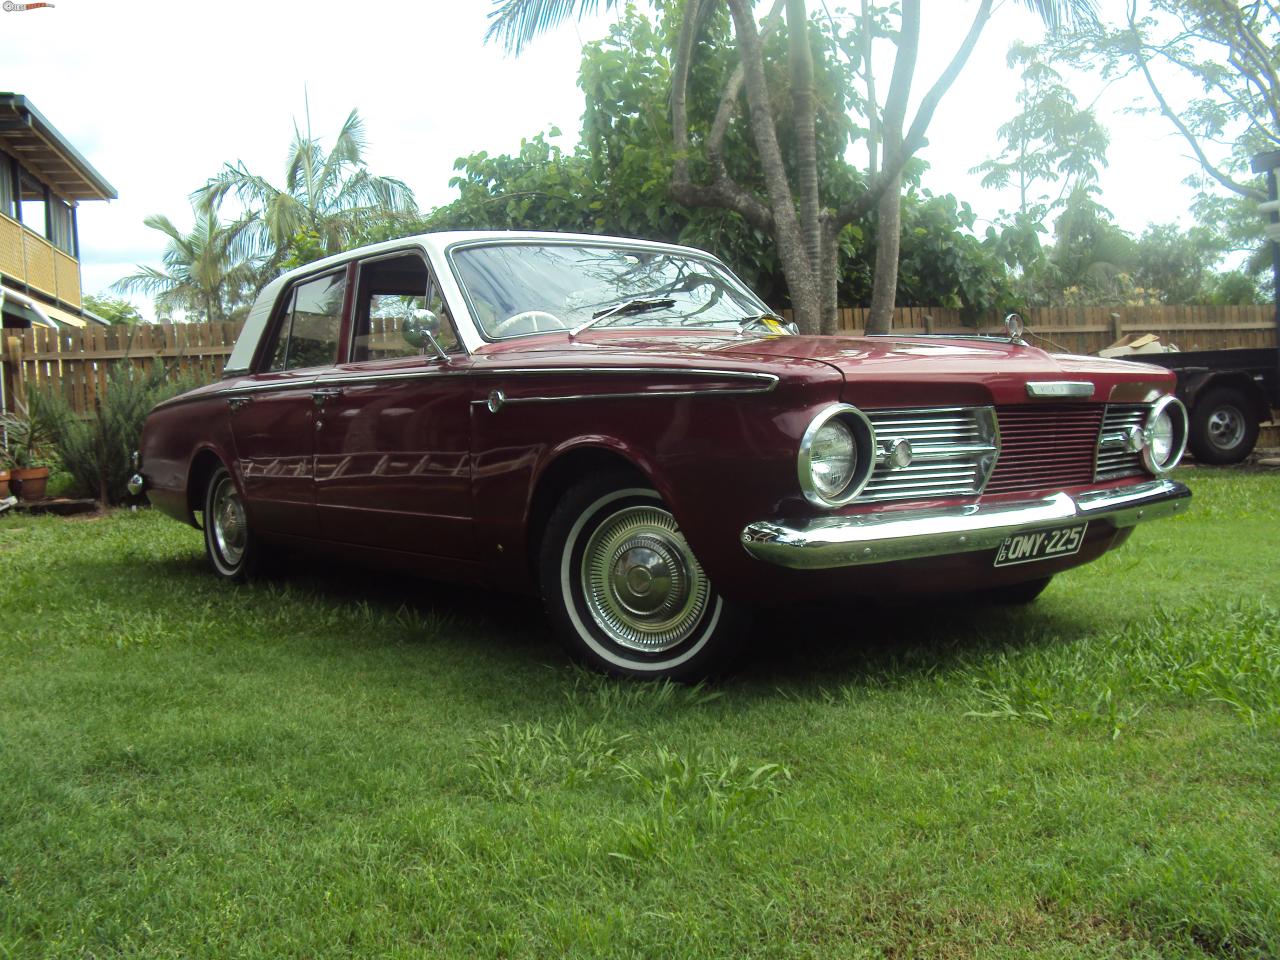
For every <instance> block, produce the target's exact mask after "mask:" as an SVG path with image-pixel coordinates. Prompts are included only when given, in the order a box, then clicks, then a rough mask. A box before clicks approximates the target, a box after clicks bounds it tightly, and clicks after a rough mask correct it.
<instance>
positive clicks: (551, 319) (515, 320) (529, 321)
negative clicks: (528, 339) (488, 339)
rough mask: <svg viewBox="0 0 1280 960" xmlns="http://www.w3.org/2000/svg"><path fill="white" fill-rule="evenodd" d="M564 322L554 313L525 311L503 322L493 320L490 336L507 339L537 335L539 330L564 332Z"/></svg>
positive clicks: (514, 314) (565, 327)
mask: <svg viewBox="0 0 1280 960" xmlns="http://www.w3.org/2000/svg"><path fill="white" fill-rule="evenodd" d="M566 329H568V327H567V326H566V325H565V322H564V321H563V320H561V319H560V318H559V317H557V316H556V315H555V314H554V313H548V312H547V311H546V310H525V311H523V312H522V313H513V314H512V315H511V316H509V317H507V318H506V319H505V320H495V321H494V322H493V323H492V324H491V325H490V330H489V332H490V334H492V335H493V336H495V337H509V336H511V335H513V334H517V333H537V332H538V331H539V330H566Z"/></svg>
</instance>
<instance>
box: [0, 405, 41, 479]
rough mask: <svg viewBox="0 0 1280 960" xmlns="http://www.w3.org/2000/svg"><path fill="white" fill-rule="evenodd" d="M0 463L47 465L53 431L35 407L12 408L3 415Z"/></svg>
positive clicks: (6, 465) (18, 467)
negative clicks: (33, 408) (2, 440)
mask: <svg viewBox="0 0 1280 960" xmlns="http://www.w3.org/2000/svg"><path fill="white" fill-rule="evenodd" d="M0 434H2V435H3V439H4V443H3V445H2V446H0V467H3V468H4V469H6V470H21V469H24V468H26V467H42V466H48V465H49V464H50V462H51V460H50V453H51V451H50V446H51V445H52V443H53V439H54V438H53V434H52V433H51V431H50V429H49V423H48V421H47V420H45V419H44V418H43V417H40V416H38V415H37V414H36V413H35V412H32V411H29V410H28V411H21V410H18V411H12V412H9V413H5V414H3V415H2V416H0Z"/></svg>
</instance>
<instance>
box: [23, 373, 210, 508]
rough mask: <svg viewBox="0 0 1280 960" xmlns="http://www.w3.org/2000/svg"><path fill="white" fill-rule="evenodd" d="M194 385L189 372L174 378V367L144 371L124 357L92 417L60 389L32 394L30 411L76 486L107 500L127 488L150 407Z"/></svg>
mask: <svg viewBox="0 0 1280 960" xmlns="http://www.w3.org/2000/svg"><path fill="white" fill-rule="evenodd" d="M194 386H196V384H195V382H194V381H192V380H190V378H186V377H182V378H173V379H171V378H170V376H169V371H167V370H165V369H164V368H163V367H160V366H158V365H157V366H155V367H153V368H151V370H149V371H146V372H142V371H139V370H138V369H137V368H135V367H133V366H132V365H131V364H127V363H121V364H117V365H116V366H115V367H114V368H113V369H112V370H111V372H110V374H108V377H107V390H106V393H105V395H104V396H103V397H102V398H101V399H99V400H98V401H97V404H96V410H95V413H94V416H93V417H91V418H88V419H81V418H80V417H78V416H77V415H76V413H75V411H74V410H72V409H71V405H70V404H69V403H67V401H66V398H65V397H63V396H62V395H61V394H57V393H43V394H35V395H33V396H32V398H31V408H32V412H31V416H32V420H33V421H37V422H39V423H41V424H42V426H43V429H45V430H46V431H47V432H48V435H49V436H50V438H51V440H52V445H53V448H54V450H56V451H57V454H58V458H59V459H60V460H61V461H62V465H63V467H64V469H65V470H66V471H67V472H68V473H69V474H71V476H72V477H74V478H75V483H76V486H77V487H79V488H81V489H83V490H85V491H88V492H92V493H93V494H94V495H95V496H96V497H97V498H98V501H99V502H100V503H101V504H102V505H103V506H107V505H108V504H112V503H119V502H120V501H121V500H123V499H124V498H125V496H126V495H127V493H128V489H127V487H126V484H127V483H128V480H129V475H130V474H131V473H132V472H133V464H132V455H133V451H134V450H136V449H137V448H138V441H139V439H140V438H141V436H142V425H143V422H144V421H145V420H146V418H147V414H148V413H149V412H150V411H151V408H152V407H154V406H155V405H156V404H157V403H159V402H160V401H161V400H165V399H167V398H169V397H172V396H175V395H176V394H179V393H182V392H183V391H184V390H188V389H190V388H191V387H194Z"/></svg>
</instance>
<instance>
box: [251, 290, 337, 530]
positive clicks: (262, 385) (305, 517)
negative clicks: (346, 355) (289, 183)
mask: <svg viewBox="0 0 1280 960" xmlns="http://www.w3.org/2000/svg"><path fill="white" fill-rule="evenodd" d="M348 286H349V285H348V282H347V268H346V267H342V268H340V269H338V270H335V271H330V272H327V273H324V274H321V275H319V276H316V277H308V278H305V279H303V280H300V281H298V282H297V283H295V284H293V285H292V286H291V287H290V288H289V289H288V290H287V291H285V293H284V294H282V297H281V300H280V306H279V308H278V310H277V314H276V316H275V318H274V326H273V330H272V333H271V336H270V340H269V346H268V348H267V350H265V351H264V355H263V357H262V358H261V360H260V367H259V372H257V373H254V374H251V375H250V376H248V377H245V378H244V379H243V380H241V381H240V382H239V383H238V384H237V385H236V389H235V390H234V391H232V392H231V393H230V394H229V395H228V397H227V403H228V405H229V406H230V408H231V430H232V434H233V436H234V438H235V445H236V457H237V459H238V461H239V473H240V481H241V484H242V486H243V491H244V497H245V509H246V510H247V511H248V514H249V521H250V523H251V524H252V525H253V526H254V528H255V529H257V530H259V531H261V532H264V533H268V534H271V533H274V534H287V535H291V536H300V537H315V536H317V535H318V533H319V526H318V523H317V520H316V510H315V479H314V478H315V469H314V456H315V450H314V445H315V428H316V412H315V411H316V403H317V398H316V397H315V396H314V394H315V390H316V386H315V384H316V380H317V378H318V377H319V375H320V374H321V373H325V372H332V370H333V366H334V361H335V360H336V359H337V355H338V342H339V339H340V333H341V329H342V318H343V315H344V311H345V309H346V307H347V299H348V297H347V290H348Z"/></svg>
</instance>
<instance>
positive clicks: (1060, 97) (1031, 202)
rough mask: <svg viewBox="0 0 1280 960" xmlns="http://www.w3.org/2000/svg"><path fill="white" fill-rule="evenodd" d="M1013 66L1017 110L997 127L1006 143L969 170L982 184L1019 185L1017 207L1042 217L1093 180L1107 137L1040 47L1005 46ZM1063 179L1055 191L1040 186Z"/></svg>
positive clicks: (1103, 157) (1104, 160) (1102, 160)
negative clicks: (1018, 85) (1018, 75)
mask: <svg viewBox="0 0 1280 960" xmlns="http://www.w3.org/2000/svg"><path fill="white" fill-rule="evenodd" d="M1008 64H1009V66H1010V67H1011V68H1014V67H1018V66H1021V67H1022V89H1021V91H1020V92H1019V93H1018V103H1019V105H1020V106H1021V108H1022V109H1021V110H1020V111H1019V113H1018V115H1017V116H1015V117H1014V118H1013V119H1012V120H1010V121H1009V122H1008V123H1006V124H1004V125H1003V126H1002V127H1001V128H1000V130H999V131H998V132H999V136H1000V139H1001V141H1003V143H1004V149H1003V150H1002V151H1001V152H1000V155H999V156H997V157H995V158H994V159H991V160H986V161H984V162H983V163H980V164H978V166H976V167H974V168H973V169H972V170H971V171H970V172H971V173H982V174H984V176H983V178H982V185H983V186H984V187H989V188H996V189H1000V188H1004V187H1007V186H1010V185H1011V184H1016V185H1017V187H1018V212H1019V213H1020V214H1024V215H1031V216H1034V217H1037V218H1040V219H1043V218H1044V217H1045V216H1046V215H1047V214H1048V213H1049V212H1050V211H1052V210H1055V209H1057V208H1059V207H1061V206H1062V204H1063V203H1064V202H1065V198H1066V197H1068V196H1070V195H1071V193H1072V191H1074V190H1076V189H1077V188H1078V187H1080V186H1084V185H1087V184H1092V183H1096V182H1097V179H1098V167H1099V166H1106V163H1107V145H1108V143H1109V142H1110V138H1109V137H1108V135H1107V131H1106V129H1105V128H1104V127H1103V126H1102V125H1101V124H1100V123H1098V120H1097V118H1096V117H1095V116H1094V114H1093V111H1092V110H1091V109H1088V108H1086V109H1083V110H1082V109H1080V107H1079V104H1078V102H1077V100H1076V97H1075V94H1073V93H1072V92H1071V89H1070V88H1069V87H1068V86H1067V85H1066V83H1065V82H1063V79H1062V74H1060V73H1059V72H1058V71H1057V70H1055V69H1054V68H1053V66H1052V65H1051V64H1049V63H1048V62H1046V61H1045V60H1044V58H1043V57H1042V56H1041V53H1040V51H1039V49H1038V48H1036V47H1034V46H1029V45H1027V44H1023V43H1017V44H1014V45H1013V47H1012V48H1010V50H1009V56H1008ZM1059 183H1060V184H1061V186H1060V187H1059V188H1058V190H1057V195H1056V197H1055V196H1052V195H1051V194H1049V193H1042V192H1040V191H1042V190H1044V189H1047V188H1048V187H1050V186H1051V185H1057V184H1059Z"/></svg>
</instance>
